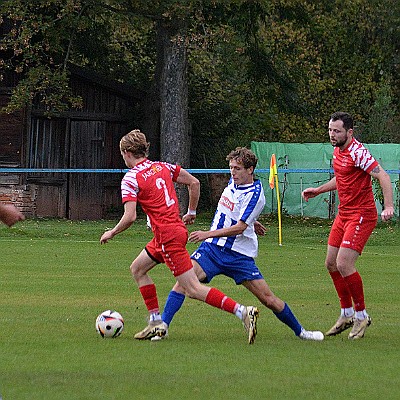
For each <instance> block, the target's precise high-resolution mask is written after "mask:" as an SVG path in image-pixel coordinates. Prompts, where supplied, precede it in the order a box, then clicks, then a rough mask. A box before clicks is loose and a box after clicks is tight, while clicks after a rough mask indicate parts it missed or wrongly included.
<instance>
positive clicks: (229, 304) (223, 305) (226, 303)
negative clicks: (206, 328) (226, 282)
mask: <svg viewBox="0 0 400 400" xmlns="http://www.w3.org/2000/svg"><path fill="white" fill-rule="evenodd" d="M206 303H207V304H209V305H210V306H213V307H216V308H220V309H221V310H224V311H228V312H230V313H232V314H233V313H234V312H235V307H236V305H237V303H236V301H235V300H232V299H231V298H230V297H228V296H226V295H225V294H223V293H222V292H220V291H219V290H218V289H215V288H211V289H210V291H209V292H208V294H207V297H206Z"/></svg>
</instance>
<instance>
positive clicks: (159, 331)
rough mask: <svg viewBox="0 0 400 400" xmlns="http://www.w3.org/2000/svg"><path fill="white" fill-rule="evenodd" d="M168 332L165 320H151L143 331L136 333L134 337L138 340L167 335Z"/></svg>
mask: <svg viewBox="0 0 400 400" xmlns="http://www.w3.org/2000/svg"><path fill="white" fill-rule="evenodd" d="M167 334H168V325H167V324H166V323H165V322H163V321H150V322H149V324H148V325H147V326H146V328H144V329H143V330H142V331H140V332H138V333H136V334H135V336H134V338H135V339H138V340H147V339H151V338H153V337H155V336H159V337H162V336H166V335H167Z"/></svg>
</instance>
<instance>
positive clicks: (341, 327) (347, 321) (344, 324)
mask: <svg viewBox="0 0 400 400" xmlns="http://www.w3.org/2000/svg"><path fill="white" fill-rule="evenodd" d="M353 324H354V315H353V316H351V317H343V316H340V317H339V319H338V320H337V321H336V323H335V325H333V326H332V328H331V329H329V331H328V332H326V333H325V335H326V336H335V335H338V334H339V333H342V332H343V331H345V330H346V329H349V328H350V327H351V326H353Z"/></svg>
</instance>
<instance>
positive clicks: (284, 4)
mask: <svg viewBox="0 0 400 400" xmlns="http://www.w3.org/2000/svg"><path fill="white" fill-rule="evenodd" d="M0 13H1V14H0V15H1V18H2V20H1V21H2V25H4V27H7V28H9V30H8V32H9V33H8V34H7V35H6V36H5V37H3V38H2V39H0V40H1V41H0V51H2V52H3V53H4V54H5V55H6V56H5V57H3V59H2V61H0V74H4V72H5V71H6V70H7V71H13V72H14V73H17V75H18V76H19V77H20V80H19V85H18V86H17V88H16V89H15V91H14V93H13V97H12V100H11V103H10V104H9V106H8V108H7V111H8V112H11V111H12V110H15V109H18V108H19V107H21V106H22V105H24V104H27V103H29V102H31V101H32V99H34V100H35V101H43V102H44V104H45V107H46V108H47V109H48V110H55V111H59V110H62V109H65V108H66V107H71V106H72V107H77V106H79V99H78V98H74V96H73V95H72V93H71V91H70V89H69V87H68V70H67V65H68V63H69V62H72V63H75V64H78V65H80V66H85V67H87V68H89V69H93V70H95V71H97V72H100V73H102V74H104V75H106V76H108V77H110V78H112V79H115V80H118V81H121V82H129V83H131V84H133V85H135V86H136V87H138V88H142V89H148V88H149V87H152V88H154V85H156V84H157V82H158V81H157V76H156V75H157V73H158V71H157V65H158V63H159V62H160V60H159V59H158V58H157V57H160V54H159V53H157V46H159V43H157V40H156V25H157V23H158V22H159V21H168V23H170V24H171V25H172V26H175V27H176V29H177V30H178V32H179V29H185V30H186V29H187V30H188V34H187V35H186V38H187V39H186V42H185V43H186V45H187V48H188V54H189V65H188V71H189V93H190V101H189V114H190V119H191V121H192V140H193V142H194V144H193V147H194V148H196V149H197V150H198V153H199V154H200V159H202V155H204V154H206V158H207V159H208V158H209V159H210V160H209V163H214V162H215V164H216V166H221V167H222V165H221V162H223V161H224V160H223V159H222V157H219V156H218V157H217V159H216V160H212V161H211V158H212V154H210V156H208V153H209V152H207V148H208V149H210V148H211V147H212V145H210V144H208V145H207V144H204V145H203V141H204V139H207V140H211V142H210V143H218V144H219V145H220V146H222V147H224V150H223V151H222V153H225V152H226V150H225V148H227V147H229V146H230V147H232V146H235V145H248V144H249V143H250V141H251V140H260V141H264V140H266V141H282V142H321V141H326V124H327V119H328V118H329V115H330V114H331V113H332V112H334V111H337V110H346V111H349V112H351V113H353V114H354V115H355V117H356V122H357V125H358V126H359V127H360V128H362V130H360V131H359V133H362V134H363V135H365V137H366V138H367V139H368V141H372V140H373V141H375V140H376V141H384V142H397V141H398V133H397V132H398V131H399V129H398V128H399V126H400V115H399V110H400V108H399V107H400V103H399V101H400V100H399V99H400V92H399V90H400V89H399V88H400V74H399V68H398V65H399V62H398V54H399V51H400V48H399V47H400V45H399V43H400V28H399V27H400V23H399V22H400V3H399V2H398V1H394V0H383V1H380V2H378V1H375V0H373V1H370V0H356V1H354V0H344V1H343V2H325V1H313V2H310V1H307V0H289V1H288V0H285V1H284V0H272V1H269V2H264V1H244V0H242V1H231V2H223V1H212V2H202V1H199V0H185V1H181V2H176V1H172V0H160V1H151V2H149V1H145V0H128V1H117V0H101V1H93V0H65V1H61V0H37V1H35V2H28V1H24V0H13V1H11V0H6V1H3V2H2V4H1V5H0ZM6 31H7V29H6ZM202 146H203V147H204V149H203V148H202ZM193 157H194V162H197V160H198V159H199V157H198V156H197V154H196V155H195V154H194V155H193Z"/></svg>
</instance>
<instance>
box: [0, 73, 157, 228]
mask: <svg viewBox="0 0 400 400" xmlns="http://www.w3.org/2000/svg"><path fill="white" fill-rule="evenodd" d="M70 71H71V86H72V89H73V92H74V93H75V94H79V95H80V96H82V98H83V108H82V109H80V110H69V111H67V112H64V113H62V114H61V115H60V116H58V117H57V118H48V117H47V116H46V115H45V112H44V110H43V109H41V107H40V104H39V105H32V106H31V107H27V108H25V109H23V110H21V111H19V112H16V113H13V114H11V115H9V114H1V115H0V169H1V168H5V167H6V168H35V169H38V168H39V169H74V170H76V169H78V170H80V169H121V170H122V169H123V168H125V166H124V165H123V160H122V158H121V156H120V154H119V151H118V144H119V140H120V138H121V137H122V136H123V135H124V134H125V133H127V132H128V131H129V130H131V129H133V128H137V127H138V128H141V127H143V125H145V126H146V125H149V122H148V119H149V118H150V119H151V118H152V116H149V115H145V114H144V113H143V112H142V110H143V104H144V101H145V96H144V93H143V92H140V91H138V90H134V89H133V88H132V87H129V86H127V85H123V84H120V83H116V82H110V81H107V80H106V79H104V78H102V77H100V76H98V75H96V74H94V73H91V72H88V71H86V70H84V69H81V68H78V67H71V70H70ZM15 84H16V81H15V76H13V75H9V76H8V77H6V79H5V80H3V81H2V82H1V86H0V107H3V106H4V105H6V104H7V102H8V101H9V97H10V93H11V89H12V88H13V87H14V86H15ZM150 125H152V126H154V124H150ZM142 129H143V128H142ZM121 177H122V173H87V172H80V173H76V172H69V173H66V172H58V171H57V172H51V173H49V172H35V173H32V172H24V173H19V172H15V173H0V201H1V200H2V201H13V202H14V204H16V205H17V207H19V208H20V209H21V210H22V211H23V212H24V213H25V215H27V216H33V217H59V218H68V219H80V220H81V219H101V218H107V217H113V216H115V212H116V211H117V213H118V215H119V214H120V209H121V200H120V189H119V186H120V180H121Z"/></svg>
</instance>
